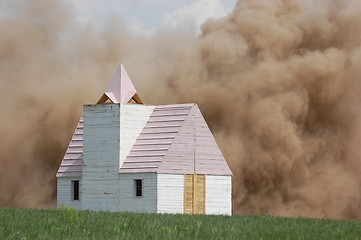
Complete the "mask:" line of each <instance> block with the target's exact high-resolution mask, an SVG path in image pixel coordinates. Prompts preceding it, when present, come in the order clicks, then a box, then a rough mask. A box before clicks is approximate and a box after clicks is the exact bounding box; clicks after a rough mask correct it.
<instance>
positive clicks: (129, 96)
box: [97, 63, 143, 104]
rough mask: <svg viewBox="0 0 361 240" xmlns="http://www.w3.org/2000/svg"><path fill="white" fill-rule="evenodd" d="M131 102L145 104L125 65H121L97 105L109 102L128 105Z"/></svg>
mask: <svg viewBox="0 0 361 240" xmlns="http://www.w3.org/2000/svg"><path fill="white" fill-rule="evenodd" d="M131 100H133V101H134V102H136V103H138V104H143V101H142V99H141V98H140V97H139V95H138V94H137V91H136V90H135V87H134V85H133V83H132V81H131V80H130V77H129V75H128V73H127V72H126V71H125V69H124V66H123V64H122V63H120V64H119V65H118V67H117V69H116V70H115V73H114V74H113V77H112V80H111V81H110V83H109V85H108V87H107V89H106V90H105V91H104V93H103V95H102V97H101V98H100V99H99V100H98V102H97V104H100V103H107V102H110V103H128V102H130V101H131Z"/></svg>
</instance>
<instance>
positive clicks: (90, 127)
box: [80, 104, 120, 211]
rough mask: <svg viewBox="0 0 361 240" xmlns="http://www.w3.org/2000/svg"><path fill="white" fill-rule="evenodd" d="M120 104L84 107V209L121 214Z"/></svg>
mask: <svg viewBox="0 0 361 240" xmlns="http://www.w3.org/2000/svg"><path fill="white" fill-rule="evenodd" d="M119 130H120V104H97V105H85V106H84V150H83V153H84V156H83V161H84V166H83V174H82V186H81V195H80V198H81V199H82V209H90V210H103V211H119V185H118V184H119V174H118V172H119V154H120V150H119V148H120V131H119Z"/></svg>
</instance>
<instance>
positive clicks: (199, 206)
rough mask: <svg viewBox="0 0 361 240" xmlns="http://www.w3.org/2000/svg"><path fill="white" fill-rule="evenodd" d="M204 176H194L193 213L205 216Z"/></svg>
mask: <svg viewBox="0 0 361 240" xmlns="http://www.w3.org/2000/svg"><path fill="white" fill-rule="evenodd" d="M205 192H206V191H205V175H199V174H196V175H195V176H194V211H193V212H194V213H195V214H205Z"/></svg>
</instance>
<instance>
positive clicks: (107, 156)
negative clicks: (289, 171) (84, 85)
mask: <svg viewBox="0 0 361 240" xmlns="http://www.w3.org/2000/svg"><path fill="white" fill-rule="evenodd" d="M132 101H134V102H135V103H138V104H134V103H130V102H132ZM231 175H232V172H231V170H230V168H229V166H228V165H227V162H226V161H225V159H224V157H223V155H222V153H221V151H220V149H219V148H218V145H217V143H216V141H215V139H214V137H213V135H212V133H211V131H210V130H209V128H208V126H207V123H206V122H205V120H204V118H203V116H202V114H201V112H200V110H199V108H198V106H197V105H196V104H177V105H160V106H150V105H144V104H142V100H141V99H140V97H139V95H138V94H137V93H136V90H135V88H134V86H133V84H132V82H131V80H130V78H129V76H128V74H127V73H126V71H125V69H124V67H123V65H122V64H120V65H119V67H118V69H117V70H116V72H115V74H114V76H113V78H112V80H111V82H110V85H109V87H108V88H107V90H106V91H105V92H104V94H103V96H102V97H101V98H100V100H99V102H98V103H97V104H90V105H84V109H83V115H82V117H81V119H80V120H79V123H78V126H77V128H76V129H75V132H74V135H73V137H72V139H71V141H70V143H69V147H68V149H67V151H66V153H65V156H64V159H63V161H62V163H61V165H60V167H59V170H58V173H57V207H58V208H60V207H62V206H65V207H67V206H68V207H74V208H75V209H90V210H102V211H129V212H148V213H186V214H225V215H231V214H232V202H231V195H232V193H231V190H232V183H231Z"/></svg>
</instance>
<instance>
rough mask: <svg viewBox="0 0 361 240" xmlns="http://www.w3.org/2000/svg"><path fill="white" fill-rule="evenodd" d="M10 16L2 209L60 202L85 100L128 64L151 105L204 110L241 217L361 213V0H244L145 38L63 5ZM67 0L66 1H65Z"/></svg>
mask: <svg viewBox="0 0 361 240" xmlns="http://www.w3.org/2000/svg"><path fill="white" fill-rule="evenodd" d="M16 3H17V5H16V6H14V8H13V9H14V11H13V12H12V13H11V14H10V15H7V16H6V17H3V18H2V19H1V20H0V30H1V33H2V34H1V35H0V101H1V102H2V104H1V106H2V108H1V110H0V122H1V128H0V164H1V168H0V189H1V192H0V204H1V205H7V206H20V207H21V206H24V207H28V206H36V207H47V206H54V201H55V200H54V199H55V198H54V190H55V187H54V186H55V185H54V183H55V178H54V176H55V173H56V170H57V167H58V165H59V163H60V161H61V158H62V154H63V152H64V151H65V148H66V146H67V143H68V141H69V138H70V137H71V133H72V130H73V129H74V127H75V124H76V121H77V118H78V117H79V114H80V112H81V105H82V104H83V103H93V102H95V101H96V100H97V98H98V96H100V94H101V91H102V90H103V88H104V87H105V85H106V81H107V80H108V79H110V76H111V74H112V71H113V70H114V68H115V65H116V62H117V61H118V60H119V59H122V60H123V61H124V63H125V65H126V68H127V70H128V73H129V74H130V76H131V77H132V79H133V81H134V83H135V85H136V87H137V89H138V91H139V94H140V95H141V97H142V98H143V100H144V101H145V102H146V103H148V104H157V103H161V104H165V103H175V102H179V103H181V102H196V103H198V105H199V106H200V108H201V110H202V112H203V114H204V115H205V118H206V120H207V121H208V123H209V125H210V127H211V128H212V130H213V132H214V133H215V136H216V139H217V141H218V143H219V145H220V147H221V149H222V151H223V153H224V155H225V157H226V159H227V160H228V162H229V164H230V166H231V169H232V171H233V173H234V178H233V184H234V188H233V193H234V196H233V204H234V213H240V214H262V215H279V216H294V217H299V216H308V217H325V218H352V219H359V220H360V219H361V147H360V146H361V95H360V94H359V93H360V92H361V78H360V77H361V68H360V63H361V16H360V15H359V12H360V11H361V3H358V2H357V1H348V0H328V1H326V0H320V1H301V0H272V1H262V0H240V1H238V3H237V5H236V7H235V9H234V10H233V11H232V12H231V13H230V14H229V15H228V16H227V17H225V18H223V19H217V20H209V21H207V22H206V23H205V24H204V25H203V26H202V33H201V35H200V36H198V37H196V36H195V35H194V34H193V33H192V32H191V31H189V32H187V31H186V30H182V31H181V32H180V31H176V30H174V29H173V30H172V29H166V28H165V29H161V30H159V31H158V32H157V33H155V35H154V36H152V37H150V38H148V39H143V38H138V37H137V36H133V35H131V34H130V33H129V32H127V31H126V29H125V28H124V26H123V25H122V24H119V21H118V19H116V18H115V19H110V20H109V23H108V24H107V27H106V28H105V29H101V30H99V28H98V27H96V26H92V25H90V24H81V25H79V24H78V23H77V22H76V21H75V20H74V17H73V15H72V13H71V7H70V6H67V5H66V4H65V3H64V2H61V1H57V0H51V1H41V0H31V1H26V2H25V1H16ZM54 6H55V7H54Z"/></svg>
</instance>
